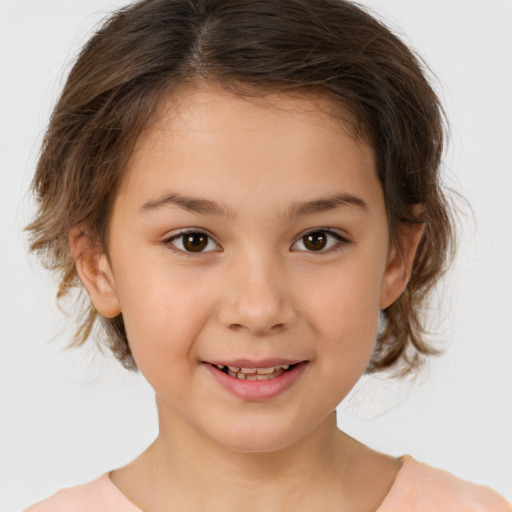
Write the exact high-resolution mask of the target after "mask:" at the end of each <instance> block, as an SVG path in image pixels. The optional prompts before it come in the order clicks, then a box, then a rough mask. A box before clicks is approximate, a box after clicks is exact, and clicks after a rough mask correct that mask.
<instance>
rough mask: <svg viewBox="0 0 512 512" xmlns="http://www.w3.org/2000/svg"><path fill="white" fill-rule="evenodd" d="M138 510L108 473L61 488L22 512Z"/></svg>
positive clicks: (132, 511) (136, 511) (128, 511)
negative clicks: (74, 485) (114, 483)
mask: <svg viewBox="0 0 512 512" xmlns="http://www.w3.org/2000/svg"><path fill="white" fill-rule="evenodd" d="M70 511H73V512H112V511H115V512H121V511H122V512H140V511H139V509H138V508H136V507H135V506H134V505H133V504H131V503H130V502H128V501H127V499H126V497H125V496H124V495H123V494H121V492H120V491H119V490H118V489H117V487H115V486H114V485H113V484H112V482H111V481H110V478H109V476H108V473H105V474H104V475H102V476H101V477H99V478H97V479H96V480H93V481H92V482H88V483H85V484H81V485H78V486H76V487H70V488H67V489H62V490H61V491H59V492H57V493H56V494H54V495H53V496H50V497H49V498H47V499H45V500H43V501H41V502H39V503H36V504H35V505H32V506H31V507H29V508H28V509H26V510H25V511H24V512H70Z"/></svg>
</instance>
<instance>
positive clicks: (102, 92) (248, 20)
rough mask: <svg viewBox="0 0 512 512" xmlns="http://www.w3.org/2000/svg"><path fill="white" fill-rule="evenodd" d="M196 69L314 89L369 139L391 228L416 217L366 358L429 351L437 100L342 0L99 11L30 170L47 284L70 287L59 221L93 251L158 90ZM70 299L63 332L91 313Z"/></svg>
mask: <svg viewBox="0 0 512 512" xmlns="http://www.w3.org/2000/svg"><path fill="white" fill-rule="evenodd" d="M198 80H206V81H210V82H215V83H217V84H220V85H221V86H223V87H227V88H229V89H230V90H232V91H233V92H236V93H237V94H240V95H245V96H247V95H250V94H251V92H250V91H273V92H278V91H279V92H286V91H291V90H297V91H298V92H304V93H305V94H308V93H315V94H318V93H320V94H323V95H324V96H327V97H329V98H331V99H333V100H334V101H335V102H336V104H338V105H340V106H342V108H343V111H344V112H345V113H346V114H348V116H349V118H350V119H352V120H353V122H354V126H355V127H357V129H358V133H359V135H361V136H363V137H364V138H366V139H367V140H368V142H370V143H371V144H372V146H373V148H374V150H375V154H376V160H377V168H378V174H379V179H380V181H381V183H382V187H383V190H384V195H385V199H386V205H387V213H388V222H389V225H390V232H391V236H392V238H393V239H394V240H396V239H397V237H398V236H399V227H400V225H401V224H402V223H418V222H421V223H423V224H424V236H423V239H422V241H421V243H420V246H419V249H418V253H417V256H416V259H415V261H414V265H413V270H412V277H411V280H410V282H409V285H408V287H407V289H406V291H405V292H404V293H403V294H402V296H401V297H400V298H399V299H398V300H397V301H395V303H393V304H392V305H391V306H390V307H389V308H387V309H386V310H385V311H384V312H383V318H384V328H383V329H382V330H381V332H380V333H379V335H378V339H377V344H376V349H375V352H374V355H373V358H372V361H371V363H370V366H369V367H368V370H367V371H369V372H373V371H379V370H383V369H386V368H388V367H391V366H392V365H395V364H396V363H397V362H400V361H401V362H402V365H400V367H401V368H402V370H403V373H406V372H407V371H409V370H410V369H411V368H413V367H415V366H416V365H417V364H418V362H419V360H420V358H421V357H420V356H422V355H427V354H432V353H435V352H436V351H435V350H434V349H433V348H432V347H431V346H430V344H429V343H427V341H426V340H425V329H424V327H423V325H424V324H423V322H424V319H423V317H422V314H421V309H422V307H423V306H424V305H425V302H426V299H427V295H428V293H429V292H430V291H431V289H432V287H433V286H434V284H435V283H436V282H437V280H438V278H439V277H440V276H441V274H442V273H443V272H444V270H445V268H446V266H447V263H448V262H449V259H450V258H449V257H450V255H451V253H452V248H453V229H452V226H453V224H452V221H451V217H450V213H449V208H448V206H447V202H446V199H445V197H444V195H443V192H442V190H441V188H440V176H439V167H440V160H441V154H442V147H443V139H444V135H443V119H444V117H443V112H442V109H441V106H440V103H439V100H438V98H437V97H436V94H435V93H434V91H433V89H432V88H431V86H430V85H429V82H428V80H427V79H426V78H425V71H424V70H423V67H422V65H421V64H420V62H419V61H418V59H417V58H416V57H415V56H414V54H413V53H412V52H411V51H410V50H409V49H408V48H407V46H405V45H404V44H403V43H402V42H401V41H400V40H399V39H398V38H397V37H396V36H395V35H393V34H392V33H391V32H390V31H389V29H387V28H386V27H385V26H384V25H383V24H382V23H380V22H379V21H378V20H376V19H375V18H374V17H372V16H370V15H369V14H368V13H367V12H365V11H364V10H362V9H361V8H359V7H357V6H356V5H354V4H352V3H350V2H347V1H344V0H286V1H276V0H258V1H254V0H143V1H140V2H137V3H135V4H133V5H131V6H129V7H127V8H125V9H123V10H120V11H118V12H117V13H114V14H113V15H112V16H111V17H110V18H109V19H108V20H107V21H106V23H105V24H104V25H103V26H102V28H100V30H98V32H97V33H96V34H95V35H94V36H93V37H92V38H91V39H90V40H89V42H88V43H87V44H86V45H85V47H84V48H83V49H82V52H81V53H80V55H79V57H78V59H77V61H76V63H75V65H74V67H73V69H72V70H71V72H70V75H69V77H68V80H67V82H66V85H65V87H64V89H63V91H62V94H61V97H60V99H59V101H58V103H57V105H56V107H55V110H54V113H53V115H52V118H51V121H50V124H49V127H48V130H47V133H46V136H45V139H44V143H43V147H42V152H41V156H40V160H39V163H38V166H37V171H36V175H35V178H34V182H33V188H34V191H35V194H36V197H37V200H38V204H39V210H38V213H37V216H36V218H35V220H34V221H33V222H32V224H30V225H29V226H28V228H27V229H28V230H29V231H30V232H31V249H32V250H33V251H36V252H37V253H39V254H41V256H42V257H43V261H44V262H45V263H46V265H47V266H48V267H49V268H51V269H53V270H55V271H57V272H58V273H59V274H60V286H59V290H58V297H63V296H66V295H67V294H68V292H69V291H70V289H71V288H74V287H79V286H80V283H79V279H78V277H77V274H76V270H75V265H74V261H73V259H72V257H71V255H70V251H69V243H68V233H69V230H70V229H71V228H72V227H74V226H85V230H86V231H87V233H88V236H91V237H92V239H93V240H94V241H96V242H97V243H99V244H101V245H102V246H103V247H104V248H105V250H106V248H107V245H106V243H107V240H106V231H107V225H108V221H109V213H110V209H111V206H112V202H113V199H114V197H115V195H116V189H117V187H118V185H119V181H120V179H121V177H122V172H123V168H124V166H125V164H126V162H127V160H128V159H129V158H130V156H131V149H132V148H133V146H134V143H135V141H136V139H137V138H138V136H139V135H140V133H141V131H142V130H143V129H144V127H145V125H146V124H147V122H148V121H149V120H150V118H151V116H152V115H153V114H154V112H155V110H156V108H157V106H158V104H159V102H160V100H161V99H162V97H163V96H164V95H165V94H167V93H168V92H169V91H172V90H173V89H175V88H176V87H178V86H180V85H183V84H186V83H192V82H195V81H198ZM417 204H420V205H422V213H421V217H419V216H415V215H414V212H413V208H412V206H413V205H417ZM84 308H85V309H86V310H87V311H88V313H86V312H85V311H82V313H81V316H80V327H79V329H78V331H77V334H76V340H75V343H77V344H80V343H83V342H84V341H85V340H86V339H87V338H88V336H89V335H90V332H91V329H92V328H93V326H94V325H95V324H96V320H97V317H98V314H97V312H96V311H95V309H94V308H93V306H92V305H91V304H90V303H89V302H87V303H86V304H85V303H84ZM102 322H103V324H104V327H105V329H106V331H105V332H106V334H107V336H106V343H107V345H108V346H109V348H110V349H111V350H112V351H113V352H114V354H115V355H116V357H117V358H118V359H119V360H120V361H121V363H122V364H123V365H124V366H125V367H127V368H129V369H136V366H135V362H134V360H133V357H132V355H131V352H130V347H129V343H128V339H127V337H126V332H125V329H124V324H123V318H122V315H119V316H118V317H116V318H113V319H105V318H102Z"/></svg>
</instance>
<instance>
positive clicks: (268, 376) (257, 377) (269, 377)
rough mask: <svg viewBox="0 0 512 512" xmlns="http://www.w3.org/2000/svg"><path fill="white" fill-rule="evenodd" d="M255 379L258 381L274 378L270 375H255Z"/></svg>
mask: <svg viewBox="0 0 512 512" xmlns="http://www.w3.org/2000/svg"><path fill="white" fill-rule="evenodd" d="M255 377H256V380H270V379H272V378H273V377H271V376H270V375H260V374H259V373H257V374H256V375H255Z"/></svg>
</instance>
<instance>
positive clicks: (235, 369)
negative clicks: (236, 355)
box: [228, 366, 240, 373]
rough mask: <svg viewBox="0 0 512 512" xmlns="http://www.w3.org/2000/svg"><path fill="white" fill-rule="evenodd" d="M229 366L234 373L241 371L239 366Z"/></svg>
mask: <svg viewBox="0 0 512 512" xmlns="http://www.w3.org/2000/svg"><path fill="white" fill-rule="evenodd" d="M228 368H229V369H230V370H231V371H232V372H234V373H237V372H239V371H240V368H239V367H238V366H228Z"/></svg>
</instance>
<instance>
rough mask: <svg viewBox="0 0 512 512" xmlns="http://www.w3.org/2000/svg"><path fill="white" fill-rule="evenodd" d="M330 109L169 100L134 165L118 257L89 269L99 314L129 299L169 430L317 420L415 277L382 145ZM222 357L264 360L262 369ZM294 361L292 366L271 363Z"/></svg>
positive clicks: (215, 433) (284, 100) (258, 445)
mask: <svg viewBox="0 0 512 512" xmlns="http://www.w3.org/2000/svg"><path fill="white" fill-rule="evenodd" d="M319 106H321V107H323V108H324V109H326V108H328V107H329V105H328V103H327V102H326V101H323V100H313V99H311V98H305V97H303V98H299V97H291V96H285V95H281V96H279V95H276V96H274V97H272V99H271V105H270V104H264V103H263V102H260V103H256V102H251V101H247V100H244V99H241V98H238V97H235V96H233V95H230V94H229V93H226V92H223V91H220V90H214V89H206V88H203V89H195V90H188V91H185V92H182V93H180V95H179V96H178V97H175V98H171V100H170V101H169V102H168V103H167V104H166V105H164V106H163V108H162V110H161V112H160V115H159V119H158V120H157V122H156V123H155V124H153V125H152V126H151V127H150V128H149V129H148V130H147V131H146V132H145V133H144V134H143V136H142V137H141V139H140V140H139V143H138V145H137V147H136V150H135V153H134V155H133V157H132V159H131V161H130V163H129V165H128V168H127V170H126V174H125V177H124V179H123V181H122V184H121V187H120V191H119V193H118V196H117V198H116V201H115V204H114V209H113V214H112V218H111V224H110V231H109V257H110V263H107V260H106V258H104V257H101V258H100V263H99V266H100V270H102V271H104V273H102V272H96V273H92V274H91V275H92V279H91V278H89V281H88V278H87V277H84V272H85V273H86V272H87V269H86V270H84V269H83V268H85V267H83V268H82V270H81V276H82V279H83V280H84V283H85V284H86V286H87V287H88V289H89V292H90V294H91V297H92V299H93V301H94V303H95V305H96V307H97V308H98V310H99V311H100V312H101V313H103V314H104V315H106V316H112V315H115V314H117V313H118V312H122V314H123V318H124V322H125V326H126V330H127V333H128V338H129V341H130V346H131V349H132V352H133V355H134V358H135V361H136V363H137V365H138V367H139V368H140V370H141V372H142V373H143V374H144V375H145V377H146V378H147V380H148V381H149V383H150V384H151V385H152V387H153V388H154V389H155V392H156V395H157V403H158V406H159V414H160V417H161V418H160V419H161V424H165V425H170V426H171V427H170V428H172V429H173V431H174V432H177V431H179V429H185V430H187V431H188V432H193V433H194V434H198V433H199V434H206V436H207V437H209V438H213V439H214V440H215V441H217V442H219V443H220V444H222V445H225V446H230V447H232V448H235V449H238V450H242V451H262V450H275V449H279V448H282V447H285V446H287V445H289V444H291V443H293V442H295V441H298V440H300V439H302V438H304V437H305V436H306V435H307V434H310V433H314V432H315V431H317V428H318V427H320V425H321V424H322V423H323V422H324V420H326V418H327V416H329V414H330V413H331V412H332V411H333V410H334V409H335V407H336V405H337V404H338V403H339V402H340V401H341V400H342V399H343V398H344V397H345V396H346V395H347V393H348V392H349V391H350V389H351V388H352V387H353V386H354V384H355V383H356V381H357V380H358V379H359V377H360V375H361V374H362V373H363V371H364V369H365V367H366V365H367V363H368V361H369V359H370V356H371V354H372V350H373V347H374V342H375V338H376V331H377V319H378V312H379V308H382V307H386V306H388V305H389V304H390V303H391V302H392V301H393V300H394V299H395V298H396V297H397V296H398V295H399V294H400V293H401V292H402V290H403V288H404V286H405V284H406V281H407V276H406V274H407V272H406V271H404V268H403V265H402V259H401V258H400V257H399V256H398V251H396V250H394V249H392V248H390V245H389V236H388V225H387V219H386V211H385V203H384V198H383V192H382V189H381V185H380V183H379V181H378V179H377V175H376V169H375V162H374V156H373V152H372V149H371V148H370V147H369V146H368V145H367V144H366V143H365V142H363V141H356V140H355V139H354V138H352V137H351V136H349V135H348V134H347V132H346V131H344V129H343V127H342V126H341V123H340V122H339V121H337V120H335V119H334V118H333V117H330V116H328V115H327V114H325V113H321V112H320V111H319ZM183 233H188V234H187V235H184V234H183ZM79 271H80V265H79ZM105 276H108V279H106V278H105ZM94 280H96V281H94ZM91 282H92V283H94V284H93V285H91ZM217 365H220V366H222V365H224V366H232V367H247V368H258V367H261V366H263V367H265V368H268V369H267V370H261V369H260V373H263V374H264V373H265V372H267V374H265V376H264V377H261V378H263V379H268V380H245V379H240V378H238V379H237V378H236V377H233V376H231V375H228V374H226V373H225V370H224V371H222V370H220V369H219V368H218V367H217ZM284 365H296V366H291V368H289V369H288V370H287V371H286V370H284V369H282V368H280V369H278V370H276V371H274V372H273V373H272V374H268V372H270V371H271V368H270V367H274V366H284ZM238 373H241V371H240V372H238ZM239 376H240V375H239ZM252 378H254V377H253V376H251V377H250V378H249V379H252Z"/></svg>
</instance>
